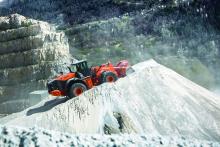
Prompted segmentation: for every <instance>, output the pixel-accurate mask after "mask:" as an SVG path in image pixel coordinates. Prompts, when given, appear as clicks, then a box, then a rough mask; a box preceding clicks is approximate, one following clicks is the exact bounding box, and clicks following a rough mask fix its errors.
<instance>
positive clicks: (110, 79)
mask: <svg viewBox="0 0 220 147" xmlns="http://www.w3.org/2000/svg"><path fill="white" fill-rule="evenodd" d="M106 81H107V82H114V81H115V79H114V77H112V76H107V77H106Z"/></svg>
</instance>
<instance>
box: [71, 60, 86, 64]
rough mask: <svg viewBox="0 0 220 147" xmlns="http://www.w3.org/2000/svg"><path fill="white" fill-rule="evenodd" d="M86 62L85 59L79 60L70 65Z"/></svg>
mask: <svg viewBox="0 0 220 147" xmlns="http://www.w3.org/2000/svg"><path fill="white" fill-rule="evenodd" d="M85 62H86V63H87V61H86V60H80V61H76V62H74V63H72V64H71V65H77V64H81V63H85Z"/></svg>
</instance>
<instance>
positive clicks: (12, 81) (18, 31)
mask: <svg viewBox="0 0 220 147" xmlns="http://www.w3.org/2000/svg"><path fill="white" fill-rule="evenodd" d="M68 53H69V46H68V41H67V39H66V38H65V35H64V33H62V32H56V29H55V27H54V26H52V25H50V24H48V23H46V22H42V21H36V20H33V19H27V18H25V17H23V16H21V15H18V14H13V15H10V16H8V17H0V81H1V82H0V103H3V104H1V105H4V104H6V103H8V102H9V101H10V103H11V102H12V101H13V100H14V102H13V103H15V104H18V103H26V102H27V101H26V100H27V96H28V93H29V92H30V91H32V90H37V89H44V88H45V81H46V80H47V79H48V78H50V77H51V76H54V75H55V74H56V73H57V72H58V71H60V70H61V68H62V66H60V65H61V64H63V63H65V62H68V58H69V54H68ZM21 99H22V100H21ZM20 106H21V105H20V104H18V107H19V109H20ZM0 108H2V106H0ZM16 109H17V108H16ZM0 111H1V110H0Z"/></svg>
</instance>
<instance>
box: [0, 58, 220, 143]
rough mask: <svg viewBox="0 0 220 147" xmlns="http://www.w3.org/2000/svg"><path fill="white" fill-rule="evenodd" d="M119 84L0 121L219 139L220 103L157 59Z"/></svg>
mask: <svg viewBox="0 0 220 147" xmlns="http://www.w3.org/2000/svg"><path fill="white" fill-rule="evenodd" d="M133 69H134V70H135V72H134V73H131V74H130V75H128V76H127V77H125V78H121V79H119V80H118V81H117V82H115V83H106V84H102V85H101V86H97V87H95V88H93V89H91V90H89V91H87V92H85V93H84V94H82V95H81V96H79V97H76V98H73V99H70V100H68V99H65V98H55V99H52V98H51V99H47V100H43V101H41V103H39V104H38V105H36V106H33V107H31V108H28V109H26V110H24V111H23V112H20V113H16V114H12V115H9V116H7V117H4V118H1V119H0V124H2V125H5V126H20V127H26V128H32V127H33V126H35V127H40V128H44V129H49V130H55V131H60V132H68V133H99V134H117V133H138V134H142V133H149V134H156V135H163V136H178V137H182V136H183V137H186V138H195V139H199V140H210V141H219V140H220V130H219V128H220V117H219V116H220V99H219V97H218V96H216V95H215V94H213V93H212V92H210V91H208V90H207V89H205V88H203V87H201V86H199V85H197V84H195V83H193V82H191V81H190V80H188V79H186V78H184V77H182V76H181V75H179V74H177V73H176V72H174V71H172V70H170V69H168V68H166V67H164V66H162V65H160V64H158V63H156V62H155V61H153V60H150V61H146V62H142V63H139V64H137V65H134V66H133Z"/></svg>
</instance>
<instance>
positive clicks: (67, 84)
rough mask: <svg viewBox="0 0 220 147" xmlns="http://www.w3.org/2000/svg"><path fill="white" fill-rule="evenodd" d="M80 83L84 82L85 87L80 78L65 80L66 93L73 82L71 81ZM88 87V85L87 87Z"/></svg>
mask: <svg viewBox="0 0 220 147" xmlns="http://www.w3.org/2000/svg"><path fill="white" fill-rule="evenodd" d="M76 82H77V83H82V84H84V85H85V86H86V87H87V85H86V83H85V82H84V81H83V80H81V79H78V78H72V79H69V80H68V81H67V82H66V86H65V92H66V93H68V90H69V87H70V86H71V85H72V84H73V83H76ZM87 88H88V87H87Z"/></svg>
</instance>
